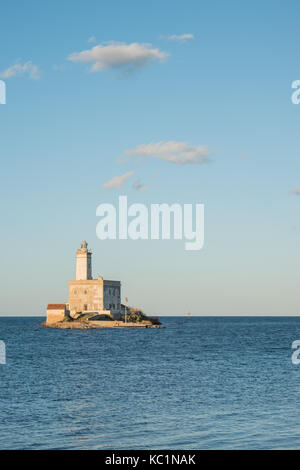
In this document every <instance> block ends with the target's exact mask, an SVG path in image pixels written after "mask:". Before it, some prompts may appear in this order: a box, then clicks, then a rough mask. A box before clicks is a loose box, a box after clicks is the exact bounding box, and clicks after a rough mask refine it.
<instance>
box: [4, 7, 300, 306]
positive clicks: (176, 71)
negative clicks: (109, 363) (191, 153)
mask: <svg viewBox="0 0 300 470" xmlns="http://www.w3.org/2000/svg"><path fill="white" fill-rule="evenodd" d="M299 13H300V5H299V3H298V2H296V1H290V2H287V3H285V4H283V3H282V2H281V1H280V2H279V1H275V2H272V4H271V3H270V2H259V1H252V2H247V3H246V2H238V1H228V2H223V1H212V2H202V1H174V0H173V1H166V0H165V1H164V2H161V1H160V2H158V1H155V0H153V1H151V2H145V1H129V2H122V1H110V2H105V1H85V2H80V1H78V2H76V5H75V4H74V3H73V2H69V1H62V2H61V1H60V2H58V1H52V2H43V4H42V3H41V2H38V1H28V2H21V1H11V2H7V3H6V4H5V5H2V6H1V28H0V44H1V54H0V76H2V79H3V80H5V82H6V87H7V104H6V105H0V156H1V186H0V188H1V203H0V204H1V217H2V223H1V243H2V247H3V249H2V263H1V269H0V281H1V309H0V313H1V314H2V315H5V314H7V315H10V314H12V315H13V314H24V315H25V314H26V315H39V314H44V313H45V307H46V305H47V303H48V302H61V301H66V300H67V294H68V292H67V289H68V280H69V279H73V278H74V275H75V250H76V248H77V247H78V246H79V244H80V241H81V240H82V239H86V240H87V241H88V242H89V246H90V247H91V249H92V250H93V271H94V275H95V276H96V275H98V274H101V275H103V276H104V277H105V278H108V279H121V281H122V286H123V297H125V296H127V297H129V302H130V303H131V304H132V305H137V306H142V307H143V308H144V309H145V311H146V312H147V313H151V314H169V315H172V314H174V315H180V314H186V313H187V312H188V311H190V312H191V313H192V314H195V315H196V314H201V315H222V314H226V315H230V314H231V315H259V314H263V315H280V314H281V315H297V314H298V313H299V305H300V303H299V301H300V298H299V297H300V296H299V288H298V285H299V233H300V223H299V210H300V196H298V195H296V194H291V193H290V191H292V190H295V189H298V188H299V187H300V176H299V174H300V172H299V170H300V164H299V141H298V140H299V125H300V105H299V106H296V105H293V104H292V102H291V94H292V89H291V84H292V82H293V81H294V80H297V79H300V66H299V60H298V56H299V52H298V43H299V24H298V18H299ZM184 34H188V35H190V37H188V38H186V39H184V38H182V37H181V36H182V35H184ZM172 36H177V37H176V38H172ZM132 44H134V46H132V47H131V48H130V49H128V47H129V46H130V45H132ZM97 46H101V47H99V49H95V50H94V51H92V52H91V50H92V48H95V47H97ZM78 53H82V54H81V55H78ZM129 53H130V54H131V59H128V54H129ZM74 54H76V55H74ZM93 54H94V55H93ZM92 57H93V58H94V59H93V60H91V58H92ZM95 57H96V58H95ZM83 60H84V61H83ZM92 67H94V68H96V69H97V68H98V69H97V70H95V71H91V68H92ZM170 141H172V142H181V143H185V144H186V146H187V148H190V147H196V148H198V147H200V148H202V147H206V148H208V149H209V152H210V153H211V155H210V156H209V157H208V159H209V162H207V163H204V164H197V163H191V164H189V163H187V164H184V165H183V164H179V163H177V164H176V163H170V162H169V161H167V160H166V159H163V158H155V157H153V158H151V157H149V158H143V159H142V160H140V159H137V158H134V157H131V156H128V155H126V151H128V150H129V149H135V148H136V147H138V146H139V145H149V144H150V143H157V142H170ZM123 159H124V160H125V161H123ZM131 171H133V172H134V175H133V176H132V177H131V178H128V180H127V181H126V184H125V185H124V187H122V188H115V189H111V190H105V189H104V188H103V184H104V183H106V182H107V181H109V180H111V179H112V178H113V177H114V176H117V175H123V174H126V173H128V172H131ZM136 181H139V182H140V183H141V184H142V185H145V186H147V189H146V190H142V191H137V190H136V189H134V188H133V187H132V185H133V183H135V182H136ZM120 194H126V195H127V196H128V201H129V203H133V202H142V203H144V204H146V205H149V204H151V203H157V202H167V203H173V202H179V203H181V204H182V203H193V204H195V203H203V204H205V225H206V227H205V246H204V249H203V250H202V251H199V252H187V251H185V250H184V248H183V242H181V241H130V240H128V241H100V240H98V239H97V237H96V224H97V221H98V220H97V218H96V215H95V213H96V207H97V206H98V205H99V204H100V203H102V202H111V203H116V202H117V200H118V196H119V195H120Z"/></svg>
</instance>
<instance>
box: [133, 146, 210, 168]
mask: <svg viewBox="0 0 300 470" xmlns="http://www.w3.org/2000/svg"><path fill="white" fill-rule="evenodd" d="M125 153H126V154H127V155H131V156H139V157H154V158H159V159H161V160H165V161H166V162H169V163H176V164H179V165H185V164H189V163H197V164H201V163H206V162H207V161H208V157H209V155H210V154H211V152H210V151H209V150H208V148H207V147H205V146H199V145H198V146H197V145H190V144H188V143H186V142H176V141H173V140H172V141H168V142H151V143H150V144H142V145H138V146H137V147H136V148H134V149H131V150H126V152H125Z"/></svg>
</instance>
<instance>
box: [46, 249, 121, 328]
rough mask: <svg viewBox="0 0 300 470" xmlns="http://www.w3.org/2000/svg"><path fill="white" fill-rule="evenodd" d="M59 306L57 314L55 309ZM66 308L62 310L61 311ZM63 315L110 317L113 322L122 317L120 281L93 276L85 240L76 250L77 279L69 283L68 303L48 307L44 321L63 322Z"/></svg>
mask: <svg viewBox="0 0 300 470" xmlns="http://www.w3.org/2000/svg"><path fill="white" fill-rule="evenodd" d="M52 306H59V311H58V310H57V309H56V311H55V314H54V307H52ZM63 307H65V309H63ZM65 313H67V314H69V315H71V316H74V315H75V314H77V313H95V314H106V315H111V316H112V317H113V318H114V319H119V318H120V316H121V282H120V281H108V280H105V279H103V277H102V276H98V278H97V279H93V277H92V252H91V251H90V250H88V244H87V242H86V241H85V240H84V241H83V242H82V243H81V247H80V248H79V249H78V250H77V251H76V279H75V280H73V281H69V301H68V303H66V304H49V305H48V308H47V322H48V323H53V322H54V320H55V321H59V320H58V318H59V317H60V318H59V319H60V320H62V319H63V317H64V315H65Z"/></svg>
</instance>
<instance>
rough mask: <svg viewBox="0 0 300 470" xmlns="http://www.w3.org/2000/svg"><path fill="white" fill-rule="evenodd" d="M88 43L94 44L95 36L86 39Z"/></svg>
mask: <svg viewBox="0 0 300 470" xmlns="http://www.w3.org/2000/svg"><path fill="white" fill-rule="evenodd" d="M88 42H96V36H91V37H90V38H88Z"/></svg>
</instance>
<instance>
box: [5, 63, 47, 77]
mask: <svg viewBox="0 0 300 470" xmlns="http://www.w3.org/2000/svg"><path fill="white" fill-rule="evenodd" d="M24 75H25V76H28V77H29V78H30V79H31V80H38V79H39V78H40V76H41V75H40V70H39V67H38V66H37V65H34V64H33V63H32V62H31V60H29V61H28V62H25V63H24V64H21V63H20V62H17V63H16V64H14V65H11V66H10V67H8V68H7V69H5V70H3V71H2V72H1V73H0V78H5V79H8V78H11V77H20V76H24Z"/></svg>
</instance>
